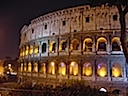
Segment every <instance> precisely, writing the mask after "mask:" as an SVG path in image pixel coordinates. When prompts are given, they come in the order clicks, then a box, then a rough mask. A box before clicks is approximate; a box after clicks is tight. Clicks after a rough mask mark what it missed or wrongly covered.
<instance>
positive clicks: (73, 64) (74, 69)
mask: <svg viewBox="0 0 128 96" xmlns="http://www.w3.org/2000/svg"><path fill="white" fill-rule="evenodd" d="M69 68H70V69H69V71H70V75H78V64H77V63H76V62H71V64H70V67H69Z"/></svg>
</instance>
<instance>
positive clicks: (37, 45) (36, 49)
mask: <svg viewBox="0 0 128 96" xmlns="http://www.w3.org/2000/svg"><path fill="white" fill-rule="evenodd" d="M34 53H35V54H37V53H39V44H36V45H35V49H34Z"/></svg>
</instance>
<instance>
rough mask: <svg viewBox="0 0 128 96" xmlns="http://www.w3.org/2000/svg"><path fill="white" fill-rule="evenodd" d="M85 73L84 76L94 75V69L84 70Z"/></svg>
mask: <svg viewBox="0 0 128 96" xmlns="http://www.w3.org/2000/svg"><path fill="white" fill-rule="evenodd" d="M83 71H84V72H83V74H85V75H86V76H91V75H92V67H87V68H83Z"/></svg>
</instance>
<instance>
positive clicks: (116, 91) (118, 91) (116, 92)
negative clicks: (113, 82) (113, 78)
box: [112, 89, 121, 94]
mask: <svg viewBox="0 0 128 96" xmlns="http://www.w3.org/2000/svg"><path fill="white" fill-rule="evenodd" d="M112 93H113V94H121V91H120V90H119V89H115V90H113V92H112Z"/></svg>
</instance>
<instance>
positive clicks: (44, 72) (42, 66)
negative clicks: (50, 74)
mask: <svg viewBox="0 0 128 96" xmlns="http://www.w3.org/2000/svg"><path fill="white" fill-rule="evenodd" d="M40 72H41V73H42V74H46V64H45V63H42V64H41V68H40Z"/></svg>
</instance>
